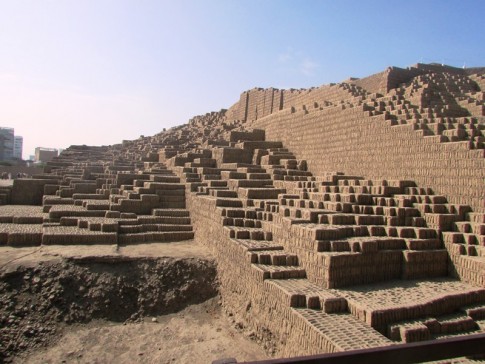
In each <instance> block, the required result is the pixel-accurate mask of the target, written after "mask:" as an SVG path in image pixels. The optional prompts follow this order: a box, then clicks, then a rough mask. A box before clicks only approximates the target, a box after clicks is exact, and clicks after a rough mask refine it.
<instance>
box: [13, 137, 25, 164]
mask: <svg viewBox="0 0 485 364" xmlns="http://www.w3.org/2000/svg"><path fill="white" fill-rule="evenodd" d="M23 145H24V138H23V137H21V136H20V135H14V140H13V157H14V158H16V159H22V152H23Z"/></svg>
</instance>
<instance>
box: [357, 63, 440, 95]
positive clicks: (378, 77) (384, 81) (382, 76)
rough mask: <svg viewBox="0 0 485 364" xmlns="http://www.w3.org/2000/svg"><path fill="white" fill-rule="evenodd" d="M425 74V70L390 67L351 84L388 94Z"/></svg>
mask: <svg viewBox="0 0 485 364" xmlns="http://www.w3.org/2000/svg"><path fill="white" fill-rule="evenodd" d="M441 71H442V69H441ZM423 73H425V70H424V69H423V70H422V69H417V68H409V69H404V68H399V67H389V68H388V69H386V70H385V71H383V72H379V73H376V74H374V75H372V76H369V77H364V78H360V79H357V80H352V81H351V83H353V84H354V85H357V86H360V87H362V88H364V89H365V90H367V91H368V92H372V93H380V94H386V93H387V92H389V90H391V89H393V88H396V87H397V86H398V85H399V84H401V83H403V82H408V81H410V80H411V79H412V78H413V77H416V76H417V75H420V74H423Z"/></svg>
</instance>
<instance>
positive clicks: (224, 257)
mask: <svg viewBox="0 0 485 364" xmlns="http://www.w3.org/2000/svg"><path fill="white" fill-rule="evenodd" d="M187 207H188V209H190V211H191V215H190V216H191V219H192V224H193V226H194V230H195V239H196V240H198V241H200V242H201V243H203V244H204V245H207V246H208V247H209V248H210V249H211V251H212V253H213V254H214V256H215V257H216V259H217V262H218V269H217V270H218V278H219V281H220V293H221V296H222V299H223V306H224V308H225V309H226V310H227V311H229V312H230V313H231V314H232V315H234V317H235V318H236V320H238V321H239V322H241V323H242V324H243V325H244V326H247V327H249V328H251V329H252V330H254V331H255V332H256V333H257V334H258V335H260V336H261V337H262V338H263V339H269V338H271V339H272V340H273V341H274V342H275V343H276V345H277V346H278V349H279V350H278V355H281V356H283V357H285V356H290V355H291V356H295V355H310V354H318V353H322V352H336V351H339V348H337V347H335V346H334V345H333V344H332V343H331V342H330V341H329V340H326V339H325V337H324V336H322V335H321V334H319V333H318V332H317V331H316V330H314V328H312V327H311V326H310V325H309V324H308V321H307V320H306V319H305V318H304V317H302V316H300V315H298V314H295V310H294V309H292V308H290V307H289V305H288V304H287V303H284V302H281V300H280V299H279V295H278V294H276V293H275V292H272V290H273V289H274V288H273V286H272V285H271V284H270V283H268V282H265V281H263V280H262V277H261V276H260V275H259V274H257V271H256V270H255V269H253V268H251V264H250V262H249V259H246V258H247V257H246V252H245V251H244V250H243V249H242V247H241V246H239V245H238V244H237V243H235V242H233V241H232V240H231V239H229V237H228V236H227V234H225V232H224V229H223V225H222V224H221V222H220V219H221V215H220V211H219V210H218V209H219V208H217V207H216V206H215V200H211V199H208V198H204V197H197V196H195V195H193V194H191V193H190V192H187Z"/></svg>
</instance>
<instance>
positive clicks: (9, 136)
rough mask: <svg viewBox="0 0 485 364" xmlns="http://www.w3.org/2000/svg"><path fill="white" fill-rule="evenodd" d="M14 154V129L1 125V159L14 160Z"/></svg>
mask: <svg viewBox="0 0 485 364" xmlns="http://www.w3.org/2000/svg"><path fill="white" fill-rule="evenodd" d="M13 156H14V129H13V128H2V127H0V161H9V160H12V159H13Z"/></svg>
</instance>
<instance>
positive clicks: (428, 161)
mask: <svg viewBox="0 0 485 364" xmlns="http://www.w3.org/2000/svg"><path fill="white" fill-rule="evenodd" d="M252 126H253V127H255V128H260V129H264V130H265V131H266V140H278V141H282V142H283V144H284V146H285V147H286V148H288V149H289V150H291V151H292V152H294V153H295V155H296V157H297V158H298V159H305V160H307V162H308V169H309V171H311V172H312V173H313V174H314V175H317V176H318V175H323V174H324V173H325V172H327V171H339V172H344V173H346V174H349V175H358V176H365V177H366V178H369V179H403V180H413V181H415V182H416V183H417V184H418V185H419V186H422V187H431V188H432V189H433V191H434V192H435V193H436V194H442V195H444V196H446V197H447V199H448V202H450V203H455V204H465V205H470V206H471V207H472V208H473V209H474V210H476V211H479V210H480V209H481V210H483V209H484V208H485V205H484V201H485V196H484V181H485V158H484V157H485V155H484V150H483V149H476V150H470V149H469V148H468V144H467V142H455V143H440V142H439V138H440V137H439V136H430V137H423V136H422V134H421V133H420V132H419V131H416V130H414V125H399V126H391V125H390V122H389V121H387V120H386V119H385V117H384V115H377V116H372V117H371V116H369V114H368V113H367V112H364V111H363V109H362V108H361V107H354V108H347V109H343V110H342V108H339V107H328V108H324V109H323V110H316V109H315V110H310V111H309V112H306V111H303V110H298V111H296V112H292V111H291V109H286V110H283V111H281V112H279V113H276V114H272V115H270V116H268V117H265V118H263V119H260V120H257V121H255V122H254V123H253V125H252Z"/></svg>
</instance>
